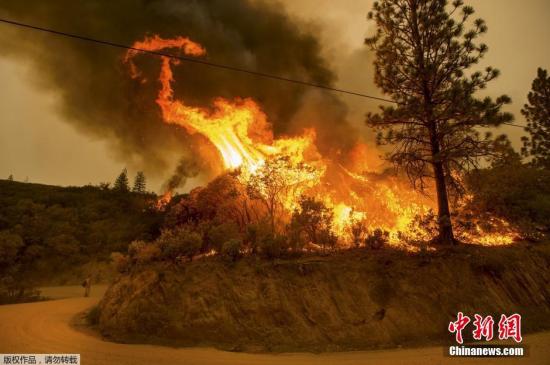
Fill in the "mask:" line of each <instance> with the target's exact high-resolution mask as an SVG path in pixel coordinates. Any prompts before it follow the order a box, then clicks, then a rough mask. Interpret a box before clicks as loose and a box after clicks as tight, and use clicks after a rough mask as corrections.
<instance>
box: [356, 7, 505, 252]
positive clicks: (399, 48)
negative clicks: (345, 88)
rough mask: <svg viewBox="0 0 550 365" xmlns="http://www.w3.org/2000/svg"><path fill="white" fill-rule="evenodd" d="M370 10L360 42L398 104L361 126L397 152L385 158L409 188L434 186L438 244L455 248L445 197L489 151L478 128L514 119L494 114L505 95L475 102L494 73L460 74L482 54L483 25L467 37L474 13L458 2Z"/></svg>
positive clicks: (490, 143)
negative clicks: (369, 32)
mask: <svg viewBox="0 0 550 365" xmlns="http://www.w3.org/2000/svg"><path fill="white" fill-rule="evenodd" d="M373 9H374V10H373V12H371V13H369V19H373V20H374V21H375V22H376V25H377V31H376V33H375V34H374V35H373V36H372V37H371V38H367V39H366V41H365V42H366V44H367V45H368V46H370V48H371V49H372V50H373V51H374V52H375V54H376V60H375V62H374V66H375V82H376V84H377V86H379V87H380V88H381V89H382V91H383V92H384V93H386V94H388V95H391V96H392V98H393V100H394V101H395V102H396V104H397V105H396V106H390V107H381V112H380V113H378V114H373V113H369V114H368V116H367V123H368V124H369V125H370V126H372V127H374V128H376V129H379V134H378V142H379V143H380V144H390V145H394V146H395V148H394V149H393V150H392V152H390V153H389V154H388V159H389V160H390V161H391V162H393V163H394V164H395V165H396V166H398V167H400V168H403V169H404V170H405V172H406V173H407V175H408V176H409V178H410V179H411V181H412V183H413V186H415V187H418V188H420V189H423V188H424V187H425V179H426V178H431V179H433V180H435V186H436V192H437V205H438V226H439V235H438V241H439V242H441V243H447V244H451V243H454V242H456V241H455V238H454V235H453V228H452V223H451V214H450V209H449V194H451V193H456V194H457V195H460V193H462V192H463V189H462V184H461V179H460V176H461V172H463V171H464V170H468V169H471V168H475V167H477V165H478V162H479V159H480V158H482V157H485V156H488V155H490V154H491V153H493V151H492V147H493V141H492V139H491V135H490V134H489V133H487V134H486V135H484V136H481V135H480V133H479V132H478V131H477V130H476V127H492V126H498V125H500V124H502V123H504V122H508V121H510V120H512V115H511V114H508V113H502V112H501V111H500V108H501V107H502V106H503V105H504V104H507V103H509V102H510V98H509V97H507V96H505V95H503V96H500V97H498V98H497V99H496V100H495V101H493V100H492V99H491V98H488V97H487V98H484V99H483V100H480V99H477V98H476V97H475V93H476V92H477V91H478V90H480V89H483V88H485V87H486V85H487V83H488V82H489V81H491V80H493V79H495V78H496V77H497V76H498V75H499V72H498V70H496V69H494V68H492V67H487V68H486V69H485V70H484V71H483V72H478V71H476V72H471V73H470V72H468V75H469V76H466V75H465V74H466V73H467V71H470V68H471V67H472V66H473V65H475V64H476V63H478V61H479V60H480V59H481V58H482V57H483V56H484V54H485V53H486V52H487V46H486V45H485V44H483V43H480V44H478V43H476V39H477V38H478V36H479V35H481V34H483V33H485V32H486V31H487V26H486V25H485V22H484V21H483V20H482V19H476V20H475V21H474V22H473V25H471V29H470V30H467V31H466V30H465V28H466V27H467V26H468V25H469V24H471V23H470V22H469V19H470V17H471V16H472V14H473V13H474V10H473V8H471V7H469V6H464V5H463V2H462V1H461V0H455V1H453V2H452V4H451V5H450V6H449V4H448V2H447V1H446V0H382V1H378V2H375V3H374V7H373ZM382 130H384V131H385V133H384V132H382Z"/></svg>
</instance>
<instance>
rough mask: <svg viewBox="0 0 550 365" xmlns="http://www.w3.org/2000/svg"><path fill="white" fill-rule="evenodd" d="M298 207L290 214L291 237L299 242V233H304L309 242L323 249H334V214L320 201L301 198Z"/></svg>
mask: <svg viewBox="0 0 550 365" xmlns="http://www.w3.org/2000/svg"><path fill="white" fill-rule="evenodd" d="M299 204H300V207H299V209H296V210H295V211H294V213H293V214H292V219H291V223H290V230H291V231H292V232H293V234H292V237H293V239H295V240H298V241H301V240H302V239H303V238H302V235H301V233H302V232H303V233H305V234H306V236H307V239H308V240H309V242H311V243H314V244H318V245H320V246H322V247H323V248H327V247H334V246H335V245H336V242H337V238H336V236H335V235H334V234H333V233H332V221H333V216H334V213H333V211H332V209H330V208H328V207H327V206H326V205H325V204H324V203H323V202H322V201H318V200H315V199H314V198H311V197H307V196H303V197H301V198H300V201H299Z"/></svg>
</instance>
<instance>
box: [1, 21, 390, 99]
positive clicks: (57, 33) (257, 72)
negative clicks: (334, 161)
mask: <svg viewBox="0 0 550 365" xmlns="http://www.w3.org/2000/svg"><path fill="white" fill-rule="evenodd" d="M0 22H2V23H6V24H11V25H16V26H18V27H23V28H28V29H33V30H39V31H41V32H46V33H51V34H56V35H61V36H64V37H69V38H74V39H79V40H83V41H87V42H92V43H97V44H102V45H106V46H110V47H116V48H123V49H128V50H132V51H137V52H142V53H148V54H152V55H155V56H162V57H168V58H173V59H177V60H179V61H185V62H192V63H198V64H201V65H205V66H211V67H216V68H221V69H224V70H230V71H235V72H241V73H246V74H250V75H254V76H260V77H264V78H268V79H273V80H278V81H286V82H290V83H294V84H299V85H305V86H311V87H316V88H319V89H324V90H329V91H335V92H339V93H342V94H348V95H355V96H360V97H363V98H369V99H374V100H378V101H384V102H387V103H396V102H395V101H393V100H390V99H384V98H380V97H377V96H372V95H367V94H363V93H360V92H355V91H349V90H344V89H338V88H335V87H331V86H327V85H322V84H316V83H312V82H307V81H303V80H296V79H290V78H287V77H283V76H277V75H272V74H268V73H265V72H259V71H253V70H247V69H244V68H239V67H234V66H229V65H224V64H221V63H214V62H209V61H205V60H201V59H196V58H191V57H185V56H177V55H173V54H170V53H164V52H158V51H151V50H147V49H143V48H137V47H132V46H127V45H124V44H120V43H115V42H111V41H105V40H101V39H96V38H90V37H86V36H82V35H79V34H73V33H66V32H60V31H58V30H54V29H49V28H42V27H37V26H35V25H30V24H25V23H19V22H16V21H13V20H7V19H1V18H0Z"/></svg>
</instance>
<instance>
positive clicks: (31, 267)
mask: <svg viewBox="0 0 550 365" xmlns="http://www.w3.org/2000/svg"><path fill="white" fill-rule="evenodd" d="M153 199H154V195H150V194H135V193H120V192H114V191H112V190H107V189H101V188H99V187H95V186H84V187H59V186H49V185H41V184H31V183H20V182H14V181H7V180H0V207H1V208H0V247H1V248H2V250H1V251H0V263H1V264H2V265H1V269H0V274H1V276H2V281H1V282H0V294H6V292H8V291H11V292H12V294H13V291H14V290H16V291H19V290H26V289H29V288H31V287H33V286H35V285H38V284H47V283H59V282H61V283H62V282H66V281H69V282H71V281H73V282H74V281H78V280H81V278H82V277H83V276H84V275H88V274H91V275H92V276H95V280H101V278H100V277H98V276H101V275H102V274H103V271H102V269H101V268H102V267H104V266H106V265H102V264H101V263H102V262H106V260H107V259H108V258H109V255H110V254H111V252H113V251H117V250H126V247H127V246H128V243H129V242H131V241H132V240H135V239H152V238H154V237H155V236H156V235H157V234H158V230H159V226H160V222H161V219H162V216H161V214H160V213H158V212H156V211H155V210H153V209H150V208H149V206H150V204H151V201H152V200H153ZM84 264H86V266H82V265H84ZM85 271H86V272H85Z"/></svg>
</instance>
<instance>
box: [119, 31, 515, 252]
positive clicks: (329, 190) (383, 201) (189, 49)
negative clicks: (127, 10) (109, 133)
mask: <svg viewBox="0 0 550 365" xmlns="http://www.w3.org/2000/svg"><path fill="white" fill-rule="evenodd" d="M133 46H134V48H136V50H130V51H128V52H127V54H126V57H125V62H126V63H127V64H128V65H129V67H130V72H131V75H132V77H134V78H140V77H141V74H140V72H139V71H138V68H137V67H136V65H135V63H134V58H135V57H136V56H137V55H138V54H139V51H138V50H137V49H144V50H149V51H156V52H159V51H162V50H165V49H176V50H178V51H180V52H182V53H183V55H184V56H191V57H201V56H204V55H205V54H206V50H205V49H204V48H203V47H202V46H201V45H200V44H198V43H195V42H193V41H191V40H190V39H188V38H185V37H177V38H173V39H164V38H161V37H159V36H157V35H155V36H152V37H146V38H145V39H144V40H143V41H140V42H136V43H135V44H134V45H133ZM161 58H162V63H161V70H160V76H159V82H160V84H161V87H160V90H159V92H158V95H157V99H156V103H157V104H158V105H159V107H160V109H161V112H162V117H163V120H164V121H165V122H166V123H171V124H176V125H179V126H181V127H183V128H185V129H186V130H187V131H188V132H189V133H190V134H195V133H199V134H201V135H203V136H204V137H206V138H207V140H208V141H210V143H212V145H213V146H215V148H216V149H217V151H218V153H219V155H220V158H221V162H222V163H223V166H224V167H225V168H226V169H235V168H240V169H241V171H242V176H243V177H244V178H245V179H246V178H247V176H248V177H250V176H252V175H253V174H254V173H255V171H257V169H258V167H260V166H262V165H264V164H265V163H266V160H267V159H268V158H269V157H271V156H281V155H282V156H285V158H287V159H289V160H290V161H291V162H292V163H293V164H300V163H303V162H304V161H306V160H307V162H308V163H309V164H310V165H311V166H314V167H315V168H316V171H315V173H308V174H305V175H304V176H298V177H296V176H292V174H293V173H295V171H294V172H288V174H289V176H288V178H289V179H290V180H292V179H294V180H296V181H306V182H307V184H305V185H304V186H303V187H302V188H300V189H297V190H296V191H297V192H298V193H300V194H301V193H304V191H305V190H306V189H309V192H310V193H313V194H314V195H316V197H317V198H320V199H321V200H322V201H323V202H324V203H325V204H326V205H327V206H328V207H330V208H332V209H333V211H334V218H333V219H334V222H333V229H334V231H335V233H336V234H337V235H338V236H339V237H340V239H341V241H343V242H347V243H348V244H349V242H350V240H351V239H350V236H351V235H353V229H354V226H355V225H356V224H362V225H366V226H367V227H366V228H367V229H368V230H369V231H371V232H372V231H373V230H374V229H375V228H381V229H383V230H385V231H387V232H388V239H389V241H390V242H391V243H394V244H400V242H402V241H403V239H402V233H405V234H416V235H417V236H419V235H420V236H422V237H423V238H429V237H428V236H427V235H428V233H427V232H424V231H422V229H421V228H419V227H416V228H415V227H411V223H412V222H413V221H414V220H415V217H418V216H419V215H423V214H426V213H427V212H428V211H429V210H430V209H431V208H433V202H432V201H430V200H429V199H427V198H426V197H425V196H422V195H421V194H419V193H417V192H415V191H414V190H412V189H410V188H406V187H405V186H404V184H402V183H400V182H399V181H397V179H391V178H387V179H378V180H376V179H375V181H370V180H371V179H370V178H368V177H367V175H366V174H365V172H369V166H370V165H371V163H372V161H368V159H367V158H366V146H365V145H362V144H358V147H357V148H356V149H355V151H352V155H350V159H349V160H350V161H351V162H349V161H348V162H349V164H351V165H353V166H352V167H353V168H352V169H348V168H346V167H344V166H342V165H339V164H336V163H334V162H331V161H326V160H325V159H323V158H322V157H320V155H319V154H318V153H317V150H316V148H315V145H314V141H315V131H313V130H309V131H305V132H304V134H303V135H302V136H298V137H286V138H279V139H275V138H274V137H273V133H272V129H271V126H270V124H269V123H268V121H267V117H266V115H265V113H264V112H263V111H262V110H261V108H260V107H259V106H258V104H257V103H256V102H255V101H254V100H252V99H250V98H237V99H235V100H233V101H230V100H227V99H224V98H216V99H215V100H214V102H213V105H212V107H211V108H203V107H196V106H190V105H186V104H185V102H184V101H183V100H177V99H175V98H174V90H173V88H172V84H173V83H174V76H173V72H172V66H175V65H178V64H179V63H180V61H179V60H178V59H176V58H171V57H166V56H162V57H161ZM142 80H144V79H143V78H142ZM306 154H308V156H307V158H306ZM312 156H313V157H312ZM328 170H331V173H328V172H327V171H328ZM170 197H171V192H168V193H167V194H165V195H164V197H163V198H162V199H161V201H159V205H160V206H164V205H166V203H167V202H168V201H169V200H170ZM283 205H284V207H285V209H286V210H287V212H292V211H293V210H294V209H296V207H297V199H296V196H290V195H289V196H288V197H287V199H286V200H285V202H284V203H283ZM477 229H478V230H479V229H480V228H479V227H477ZM477 233H479V236H480V237H481V239H480V240H479V242H480V243H486V242H487V237H490V238H491V239H494V238H495V237H497V236H496V235H492V236H488V235H486V236H485V239H484V238H483V232H477ZM498 237H499V238H503V237H504V239H505V240H506V241H507V242H508V241H510V240H511V238H510V237H511V236H510V235H499V236H498ZM472 241H474V237H472Z"/></svg>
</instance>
